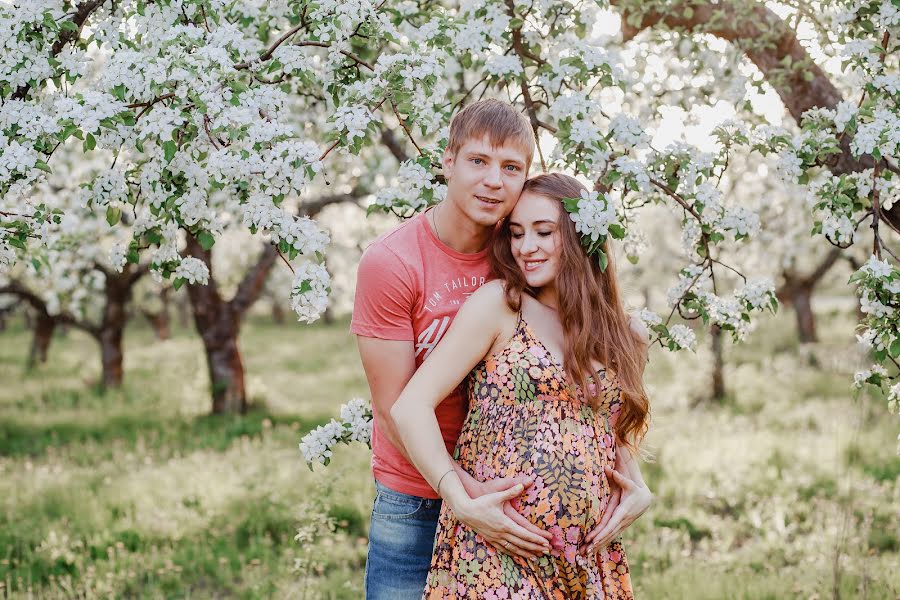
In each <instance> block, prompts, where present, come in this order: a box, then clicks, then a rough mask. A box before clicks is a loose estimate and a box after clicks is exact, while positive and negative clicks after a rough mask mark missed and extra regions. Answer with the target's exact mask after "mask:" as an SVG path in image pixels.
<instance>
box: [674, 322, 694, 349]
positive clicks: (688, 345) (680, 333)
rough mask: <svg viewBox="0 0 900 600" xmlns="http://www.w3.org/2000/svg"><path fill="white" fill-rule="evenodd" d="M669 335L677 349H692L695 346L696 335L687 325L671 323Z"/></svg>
mask: <svg viewBox="0 0 900 600" xmlns="http://www.w3.org/2000/svg"><path fill="white" fill-rule="evenodd" d="M669 337H670V338H671V340H672V341H673V342H675V344H676V345H677V346H678V348H679V349H684V350H694V349H695V348H696V347H697V336H696V334H695V333H694V330H693V329H691V328H690V327H688V326H687V325H682V324H680V323H679V324H677V325H672V326H671V327H669Z"/></svg>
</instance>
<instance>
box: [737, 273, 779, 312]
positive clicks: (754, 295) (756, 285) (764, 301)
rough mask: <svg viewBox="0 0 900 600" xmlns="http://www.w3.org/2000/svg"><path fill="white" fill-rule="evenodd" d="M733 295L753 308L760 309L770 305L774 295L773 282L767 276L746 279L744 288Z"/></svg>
mask: <svg viewBox="0 0 900 600" xmlns="http://www.w3.org/2000/svg"><path fill="white" fill-rule="evenodd" d="M735 296H736V297H737V298H738V299H740V300H743V301H744V302H746V303H747V304H749V305H750V306H751V307H752V308H753V309H755V310H762V309H764V308H766V307H767V306H769V305H770V303H771V302H772V298H774V297H775V284H774V283H773V282H772V280H771V279H768V278H762V277H760V278H756V279H748V280H747V282H746V283H745V284H744V288H743V289H742V290H740V291H738V292H737V293H736V294H735Z"/></svg>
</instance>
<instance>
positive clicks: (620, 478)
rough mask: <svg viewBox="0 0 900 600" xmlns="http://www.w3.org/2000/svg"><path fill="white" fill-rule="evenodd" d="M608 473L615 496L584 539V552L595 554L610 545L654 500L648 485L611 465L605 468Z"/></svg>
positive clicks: (613, 495)
mask: <svg viewBox="0 0 900 600" xmlns="http://www.w3.org/2000/svg"><path fill="white" fill-rule="evenodd" d="M604 470H605V471H606V476H607V477H609V478H610V479H611V480H612V482H614V483H615V489H614V490H613V493H612V497H611V498H610V501H609V504H608V505H607V507H606V512H605V513H604V514H603V518H602V519H601V520H600V523H598V524H597V526H596V527H595V528H594V529H593V530H591V532H590V533H589V534H588V535H587V537H586V538H585V539H584V544H583V545H582V548H586V549H585V550H583V553H584V554H587V555H591V554H596V553H597V551H599V550H600V549H601V548H605V547H606V546H608V545H609V544H610V543H611V542H612V541H613V540H614V539H616V537H618V535H619V534H620V533H622V531H624V530H625V528H626V527H628V526H629V525H631V524H632V523H634V522H635V520H637V518H638V517H640V516H641V515H642V514H644V511H646V510H647V509H648V508H649V507H650V504H651V502H652V501H653V494H651V493H650V488H648V487H647V486H646V485H639V484H638V483H637V482H636V481H634V480H633V479H629V478H628V477H627V476H625V475H623V474H622V473H620V472H619V471H616V470H615V469H613V468H612V467H609V466H606V467H604Z"/></svg>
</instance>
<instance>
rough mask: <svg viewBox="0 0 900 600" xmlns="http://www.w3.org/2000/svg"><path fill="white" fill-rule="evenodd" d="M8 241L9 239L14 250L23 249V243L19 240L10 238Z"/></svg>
mask: <svg viewBox="0 0 900 600" xmlns="http://www.w3.org/2000/svg"><path fill="white" fill-rule="evenodd" d="M8 239H9V243H10V245H12V246H15V247H16V248H19V249H21V250H24V249H25V242H23V241H22V240H20V239H19V238H15V237H11V238H8Z"/></svg>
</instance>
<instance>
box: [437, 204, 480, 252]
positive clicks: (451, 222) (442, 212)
mask: <svg viewBox="0 0 900 600" xmlns="http://www.w3.org/2000/svg"><path fill="white" fill-rule="evenodd" d="M430 216H431V218H430V219H428V226H429V227H431V230H432V231H434V234H435V235H436V236H437V237H438V239H439V240H441V242H442V243H443V244H444V245H445V246H449V247H450V248H452V249H453V250H456V251H457V252H462V253H463V254H475V253H477V252H481V251H482V250H484V248H485V246H487V244H488V242H489V241H490V239H491V235H492V233H493V231H494V228H493V227H484V226H483V225H479V224H478V223H474V222H472V220H471V219H469V218H468V217H467V216H466V215H465V214H464V213H463V212H462V211H460V210H459V209H458V208H457V207H456V205H455V204H453V203H452V202H450V201H448V200H444V201H443V202H441V203H440V204H438V205H437V206H435V207H434V208H433V209H431V215H430Z"/></svg>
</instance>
